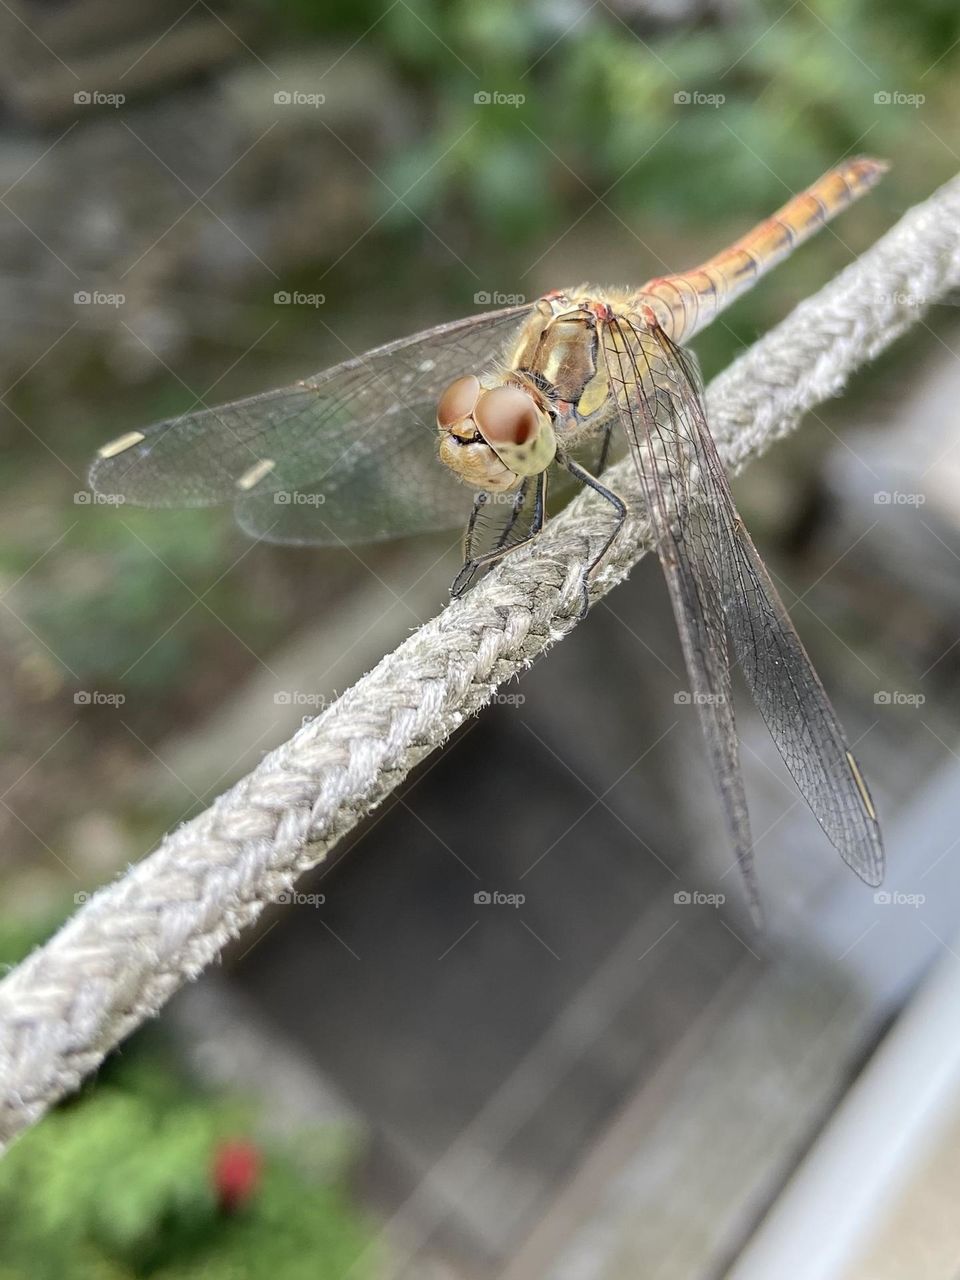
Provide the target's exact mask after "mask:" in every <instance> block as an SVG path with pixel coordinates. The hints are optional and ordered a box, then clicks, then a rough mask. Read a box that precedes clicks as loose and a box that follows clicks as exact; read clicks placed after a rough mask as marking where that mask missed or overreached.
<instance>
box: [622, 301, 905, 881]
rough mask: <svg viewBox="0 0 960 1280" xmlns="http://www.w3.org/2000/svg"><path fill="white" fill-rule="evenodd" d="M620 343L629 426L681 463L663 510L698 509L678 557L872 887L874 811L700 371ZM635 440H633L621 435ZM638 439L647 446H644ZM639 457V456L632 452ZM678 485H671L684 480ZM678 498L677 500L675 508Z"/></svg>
mask: <svg viewBox="0 0 960 1280" xmlns="http://www.w3.org/2000/svg"><path fill="white" fill-rule="evenodd" d="M618 333H619V334H620V335H621V340H622V341H626V342H627V344H628V345H629V346H630V349H631V350H632V351H633V352H634V354H635V359H634V362H633V363H634V369H635V373H634V378H635V381H636V380H639V379H640V375H641V374H642V375H643V377H644V378H645V379H646V380H647V383H648V385H649V386H653V387H655V388H656V393H655V395H652V394H651V393H650V392H649V391H646V392H645V395H644V397H643V398H642V399H640V400H639V401H638V404H639V409H638V410H635V412H634V418H635V419H636V422H637V426H638V427H639V428H640V429H641V430H643V429H644V426H643V424H644V423H645V422H646V421H647V419H648V416H650V415H652V425H651V426H650V427H649V428H646V430H647V434H648V435H650V436H653V437H654V438H655V440H656V442H657V443H658V447H659V448H660V450H661V451H662V452H667V451H669V450H671V449H672V450H673V452H674V454H677V453H678V452H679V453H682V454H683V457H684V459H685V461H686V463H687V465H686V467H684V468H682V469H681V468H680V467H678V466H674V467H673V468H671V469H669V470H666V472H664V468H662V467H658V468H657V475H658V482H662V486H663V489H664V490H667V491H669V502H670V503H671V504H672V503H674V502H676V501H677V499H679V506H680V507H681V508H683V507H684V505H685V504H687V505H689V504H690V502H691V501H692V502H693V505H694V508H695V509H698V510H699V512H700V514H699V515H698V516H697V517H696V518H695V519H694V521H693V522H691V521H690V520H689V519H685V518H684V517H683V516H682V515H681V518H680V519H679V520H676V521H675V522H674V527H675V529H677V530H679V537H678V538H677V539H676V547H675V551H678V552H679V556H680V557H681V558H684V559H686V560H694V561H696V562H698V563H699V564H701V565H703V566H705V567H706V569H707V571H708V572H709V573H710V574H711V576H712V577H713V579H714V581H715V583H716V585H717V588H718V589H719V592H720V596H721V599H722V604H723V612H724V618H725V621H726V626H727V629H728V632H729V635H730V638H731V639H732V641H733V645H734V649H735V651H736V654H737V658H738V660H739V663H740V666H741V668H742V670H743V674H744V677H745V678H746V681H747V684H748V686H749V688H750V690H751V692H752V694H753V697H754V699H755V701H756V703H757V706H758V707H759V709H760V712H761V714H762V716H763V718H764V720H765V722H766V724H767V728H768V729H769V730H770V733H771V736H772V737H773V740H774V742H775V743H776V744H777V747H778V749H779V751H780V754H781V755H782V756H783V759H784V761H785V763H786V765H787V767H788V769H789V770H790V773H791V774H792V775H793V778H794V781H795V782H796V784H797V786H798V788H799V789H800V791H801V793H802V795H803V797H804V799H805V800H806V801H807V803H808V804H809V806H810V808H811V809H812V810H813V813H814V815H815V816H816V818H817V820H818V821H819V823H820V825H821V826H822V827H823V829H824V831H825V832H826V834H827V836H828V837H829V838H830V840H831V842H832V843H833V845H834V846H835V847H836V849H837V851H838V852H839V853H840V855H841V857H842V858H843V859H844V861H845V862H846V863H847V864H848V865H849V866H850V867H851V868H852V869H853V870H854V871H855V872H856V873H857V874H858V875H859V876H860V877H861V878H862V879H863V880H865V881H866V882H867V883H868V884H872V885H876V884H879V883H880V882H881V880H882V878H883V869H884V854H883V843H882V840H881V836H880V827H879V824H878V821H877V815H876V811H875V809H874V805H873V801H872V799H871V797H870V793H869V791H868V789H867V786H866V783H865V781H864V779H863V775H862V773H861V771H860V767H859V765H858V764H857V761H856V759H855V757H854V755H853V753H852V751H851V750H850V747H849V744H848V743H847V740H846V737H845V736H844V733H843V730H842V728H841V727H840V723H839V721H838V719H837V715H836V712H835V711H834V709H833V707H832V705H831V704H830V700H829V699H828V697H827V695H826V693H825V692H824V689H823V685H822V684H821V683H820V680H819V677H818V676H817V674H816V672H815V671H814V669H813V666H812V665H811V662H810V659H809V658H808V656H807V653H806V650H805V649H804V647H803V644H802V643H801V641H800V637H799V636H798V635H797V632H796V629H795V627H794V625H793V623H792V622H791V620H790V617H789V614H788V613H787V611H786V609H785V607H784V605H783V602H782V601H781V599H780V597H779V595H778V594H777V590H776V588H775V587H774V585H773V582H772V581H771V579H770V575H769V573H768V572H767V570H766V568H765V567H764V565H763V562H762V561H761V559H760V556H759V555H758V553H757V550H756V548H755V547H754V545H753V542H752V541H751V539H750V536H749V534H748V533H747V531H746V530H745V528H744V527H743V523H742V521H741V520H740V517H739V515H738V513H737V510H736V506H735V505H734V501H733V495H732V493H731V491H730V485H729V482H728V480H727V475H726V471H725V470H724V467H723V463H722V462H721V460H720V456H719V454H718V453H717V448H716V445H715V443H714V441H713V437H712V436H711V435H710V431H709V429H708V427H707V422H706V416H705V412H704V408H703V397H702V393H701V389H700V384H699V377H698V375H697V371H696V367H695V365H694V363H693V360H692V358H691V357H690V356H689V354H688V353H686V352H684V351H682V350H681V349H680V348H678V347H677V346H676V345H675V344H674V343H672V342H671V341H670V339H669V338H668V337H667V335H666V334H665V333H663V331H662V330H660V329H653V330H648V329H645V326H643V324H642V322H640V321H637V320H633V321H621V322H620V324H619V326H618ZM628 429H629V430H630V431H631V432H632V433H633V436H632V438H636V429H635V428H634V427H633V426H632V425H631V426H630V427H629V428H628ZM641 438H642V437H641ZM635 452H636V449H635ZM681 470H682V474H683V477H684V478H683V479H682V480H680V481H679V483H678V481H677V477H678V474H679V473H680V472H681ZM674 494H676V497H674Z"/></svg>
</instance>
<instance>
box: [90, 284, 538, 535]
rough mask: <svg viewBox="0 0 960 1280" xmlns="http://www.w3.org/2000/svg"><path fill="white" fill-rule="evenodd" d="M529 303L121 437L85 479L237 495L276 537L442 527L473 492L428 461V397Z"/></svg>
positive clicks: (113, 488) (243, 518)
mask: <svg viewBox="0 0 960 1280" xmlns="http://www.w3.org/2000/svg"><path fill="white" fill-rule="evenodd" d="M527 310H528V308H527V307H526V306H520V307H509V308H507V309H505V310H502V311H490V312H486V313H485V314H483V315H479V316H472V317H468V318H467V319H465V320H458V321H454V322H452V323H450V324H445V325H440V326H438V327H437V328H435V329H429V330H426V331H424V332H422V333H418V334H415V335H414V336H413V337H410V338H404V339H401V340H399V341H397V342H391V343H388V344H387V345H386V346H383V347H377V348H375V349H374V350H372V351H369V352H367V353H366V354H365V355H362V356H357V357H355V358H353V359H351V360H347V361H345V362H344V363H343V364H340V365H336V366H335V367H333V368H331V369H327V370H324V371H323V372H321V373H319V374H316V375H315V376H314V377H311V378H306V379H304V380H303V382H300V383H297V384H295V385H294V386H291V387H284V388H280V389H279V390H276V391H268V392H266V393H264V394H263V395H257V396H251V397H249V398H247V399H244V400H238V401H235V402H233V403H232V404H227V405H223V406H221V407H219V408H213V409H200V410H199V411H197V412H194V413H188V414H184V415H182V416H180V417H178V418H171V419H169V420H167V421H165V422H159V423H156V424H155V425H154V426H152V427H148V428H147V429H146V430H145V431H143V432H131V433H129V435H128V436H125V437H121V438H120V440H119V441H115V442H113V444H111V445H107V446H105V447H104V448H103V449H102V450H101V454H100V457H99V458H98V460H97V461H96V462H95V463H94V466H93V469H92V471H91V474H90V483H91V485H92V487H93V488H94V490H95V491H97V492H98V493H103V494H110V495H114V496H118V497H120V498H122V499H123V500H124V501H126V502H130V503H133V504H134V505H137V506H150V507H186V506H210V505H214V504H217V503H223V502H234V503H236V506H237V516H238V519H239V520H240V523H241V524H242V525H243V526H244V527H245V528H247V529H248V531H250V532H253V533H255V535H256V536H266V537H270V536H271V534H270V533H269V532H267V531H268V530H269V529H273V530H274V535H273V536H274V537H275V538H276V539H277V540H280V541H297V542H325V543H333V542H337V541H369V540H371V539H375V538H384V537H396V536H398V535H401V534H404V533H414V532H420V531H424V530H427V529H437V528H450V527H452V526H453V525H455V524H456V523H458V521H459V520H460V519H461V518H462V517H463V515H464V513H465V512H466V511H469V508H470V502H471V496H470V494H469V492H468V491H467V490H465V489H464V488H463V487H462V486H461V485H460V484H459V483H458V482H457V481H456V480H455V479H454V477H453V476H452V474H448V473H447V470H446V468H444V467H443V466H441V465H440V464H439V463H438V462H437V460H436V435H437V432H436V418H435V415H436V402H437V399H438V398H439V396H440V394H441V392H442V391H443V389H444V388H445V387H446V385H447V384H448V383H449V382H450V381H452V380H453V378H455V377H457V376H459V375H460V374H462V373H467V372H473V371H475V370H477V371H479V370H481V369H482V368H483V367H485V366H486V365H489V364H490V363H491V361H492V360H494V359H495V358H496V356H497V355H498V354H499V352H500V349H501V347H502V346H503V344H504V342H505V339H506V338H507V336H508V335H509V334H510V333H511V332H512V331H513V330H514V329H516V327H517V326H518V325H519V324H520V323H521V321H522V319H523V316H524V314H525V312H526V311H527ZM298 494H299V495H302V496H301V497H300V498H297V497H296V495H298ZM281 495H282V496H281ZM287 496H289V501H287V500H285V499H286V498H287ZM320 497H322V498H323V501H322V503H321V502H320V501H319V498H320ZM284 506H286V507H288V508H289V509H288V510H287V511H285V512H284V511H279V509H280V508H281V507H284ZM278 511H279V516H280V518H279V519H278V520H277V519H271V518H270V517H271V515H272V516H276V515H277V514H278Z"/></svg>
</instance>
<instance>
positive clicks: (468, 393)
mask: <svg viewBox="0 0 960 1280" xmlns="http://www.w3.org/2000/svg"><path fill="white" fill-rule="evenodd" d="M437 426H438V427H439V429H440V458H441V461H443V462H445V463H446V464H447V466H448V467H450V468H451V469H452V470H453V471H455V472H456V473H457V475H458V476H460V478H461V479H462V480H465V481H466V483H467V484H470V485H473V486H474V488H477V489H489V490H491V491H492V492H494V493H496V492H500V493H502V492H505V491H506V490H508V489H513V488H515V487H516V485H517V484H519V483H520V481H521V480H522V479H523V478H524V477H525V476H535V475H539V474H540V472H541V471H546V469H547V467H549V465H550V463H551V462H552V461H553V458H554V454H555V453H556V451H557V441H556V437H555V435H554V431H553V421H552V417H551V413H550V410H549V407H548V406H547V403H546V401H545V399H544V397H543V396H542V395H541V393H540V392H539V390H538V389H537V388H536V387H535V386H533V385H532V384H530V385H528V384H526V383H522V384H521V383H520V382H519V381H511V382H508V383H504V384H502V385H500V386H496V387H490V388H484V387H483V386H481V384H480V379H479V378H477V377H475V376H474V375H473V374H468V375H467V376H466V377H463V378H457V379H456V381H455V382H451V383H450V385H449V387H447V389H446V391H444V393H443V395H442V396H441V397H440V400H439V402H438V404H437Z"/></svg>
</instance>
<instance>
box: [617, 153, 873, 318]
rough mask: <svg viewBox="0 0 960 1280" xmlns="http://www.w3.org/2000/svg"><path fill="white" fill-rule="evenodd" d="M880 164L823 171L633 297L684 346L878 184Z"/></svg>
mask: <svg viewBox="0 0 960 1280" xmlns="http://www.w3.org/2000/svg"><path fill="white" fill-rule="evenodd" d="M887 167H888V166H887V165H886V164H885V163H884V162H883V161H882V160H871V159H869V158H867V157H865V156H861V157H858V158H856V159H854V160H849V161H847V162H846V163H844V164H841V165H838V166H837V167H836V168H835V169H831V170H830V171H829V172H828V173H825V174H824V175H823V177H822V178H820V179H819V180H818V181H817V182H815V183H814V184H813V186H811V187H808V188H807V190H806V191H804V192H801V194H800V195H798V196H794V197H793V199H792V200H788V201H787V203H786V204H785V205H784V206H783V208H782V209H779V210H778V211H777V212H776V213H775V214H774V215H773V216H772V217H770V218H767V219H766V220H765V221H763V222H761V223H759V225H758V226H756V227H754V228H753V230H752V231H749V232H747V234H746V235H745V236H743V237H741V239H739V240H738V241H737V242H736V243H735V244H733V245H731V246H730V248H729V249H724V250H723V252H722V253H718V254H716V255H715V256H714V257H712V258H710V259H708V260H707V261H706V262H704V263H703V264H702V265H701V266H699V267H696V268H695V269H694V270H693V271H686V272H681V273H680V274H678V275H672V276H660V277H658V278H657V279H654V280H651V281H650V282H649V283H648V284H646V285H644V287H643V289H641V290H640V293H639V295H638V296H637V298H636V299H634V303H635V305H644V304H645V305H647V306H649V307H651V309H652V310H653V312H654V314H655V315H656V317H657V320H658V322H659V323H660V325H661V326H662V327H663V328H664V329H665V330H666V331H667V333H668V334H669V335H670V337H671V338H672V339H673V340H674V342H688V341H689V340H690V339H691V338H692V337H693V336H694V334H696V333H699V332H700V330H701V329H703V328H705V327H706V326H707V325H708V324H709V323H710V321H711V320H713V319H715V318H716V316H718V315H719V314H720V312H721V311H725V310H726V308H727V307H729V306H730V305H731V304H732V303H733V302H735V301H736V299H737V298H739V297H741V296H742V295H743V294H744V293H746V292H747V290H748V289H750V288H752V287H753V285H754V284H756V282H757V280H759V279H760V277H761V276H762V275H765V274H766V273H767V272H768V271H770V270H771V269H772V268H773V267H775V266H777V264H778V263H780V262H782V261H783V260H784V258H786V257H788V256H789V254H791V253H792V252H793V250H794V249H796V248H797V246H798V245H801V244H803V242H804V241H805V240H809V239H810V237H811V236H812V235H814V234H815V232H817V231H819V230H820V228H821V227H822V226H824V225H825V224H826V223H827V222H829V221H830V220H831V219H832V218H835V217H836V216H837V215H838V214H840V213H842V212H843V211H844V209H847V208H849V206H850V205H851V204H853V203H854V201H855V200H859V198H860V197H861V196H862V195H864V194H865V193H866V192H867V191H869V190H870V188H871V187H873V186H875V185H876V183H877V182H879V180H880V178H881V177H882V176H883V174H884V173H885V172H886V170H887Z"/></svg>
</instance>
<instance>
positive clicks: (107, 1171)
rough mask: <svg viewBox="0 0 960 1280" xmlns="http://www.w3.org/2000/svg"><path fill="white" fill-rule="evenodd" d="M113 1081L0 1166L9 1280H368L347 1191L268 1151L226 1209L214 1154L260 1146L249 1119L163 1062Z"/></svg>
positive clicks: (138, 1065) (152, 1057) (141, 1057)
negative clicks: (196, 1089)
mask: <svg viewBox="0 0 960 1280" xmlns="http://www.w3.org/2000/svg"><path fill="white" fill-rule="evenodd" d="M105 1074H106V1076H107V1080H106V1081H103V1082H98V1083H97V1084H96V1085H95V1086H93V1087H91V1088H89V1089H88V1090H87V1092H86V1093H85V1094H84V1095H82V1096H81V1097H80V1098H79V1099H77V1100H75V1101H72V1102H70V1103H69V1104H67V1105H65V1106H63V1107H61V1108H60V1109H58V1110H57V1111H55V1112H54V1113H53V1114H52V1115H50V1116H48V1117H47V1118H46V1119H45V1120H44V1121H43V1122H42V1124H41V1125H39V1126H38V1127H37V1128H36V1129H34V1130H32V1131H31V1132H30V1133H28V1134H27V1135H26V1136H25V1137H24V1138H23V1139H22V1140H21V1141H20V1142H19V1144H18V1145H17V1146H15V1147H14V1148H13V1150H12V1151H11V1152H10V1153H9V1154H8V1155H7V1156H6V1158H5V1159H4V1161H3V1162H2V1163H0V1239H2V1240H3V1248H2V1256H0V1280H67V1278H69V1280H139V1278H140V1277H150V1278H151V1280H201V1278H202V1280H273V1277H281V1276H282V1277H283V1280H300V1278H301V1277H302V1280H324V1278H325V1277H330V1280H339V1277H341V1276H343V1275H344V1274H345V1273H346V1272H347V1271H351V1268H352V1271H351V1274H353V1275H356V1276H358V1277H361V1278H362V1277H363V1276H365V1275H369V1274H371V1271H370V1268H369V1266H368V1265H367V1262H366V1255H365V1250H366V1249H367V1247H368V1246H369V1244H370V1237H369V1233H368V1229H367V1227H366V1226H365V1224H364V1223H363V1222H362V1221H361V1220H360V1218H359V1216H358V1215H357V1213H356V1211H355V1210H354V1209H353V1208H352V1207H350V1205H349V1203H348V1201H347V1198H346V1195H345V1193H344V1191H343V1188H342V1186H341V1185H340V1184H339V1181H338V1180H329V1179H328V1180H326V1181H320V1180H314V1179H313V1178H311V1177H309V1176H307V1175H306V1174H305V1173H304V1172H302V1170H301V1168H300V1166H299V1165H298V1164H297V1163H295V1162H294V1161H293V1160H292V1159H291V1158H290V1155H289V1154H286V1153H284V1152H281V1151H263V1152H261V1153H260V1160H261V1162H262V1164H261V1169H260V1173H259V1176H258V1179H257V1182H256V1185H254V1187H253V1190H252V1191H251V1194H250V1196H249V1199H248V1200H247V1202H246V1203H245V1204H243V1205H241V1206H240V1207H238V1208H236V1209H234V1210H233V1211H232V1212H226V1211H225V1210H224V1209H223V1208H221V1207H220V1205H219V1203H218V1197H217V1194H216V1189H215V1178H214V1174H213V1162H214V1158H215V1153H216V1152H217V1150H218V1147H220V1145H221V1144H222V1143H224V1142H225V1141H235V1140H236V1139H237V1138H238V1137H239V1138H241V1139H243V1140H244V1141H249V1139H248V1137H247V1135H248V1134H249V1133H250V1131H251V1126H252V1124H253V1121H254V1112H253V1109H252V1108H251V1107H249V1106H245V1105H241V1104H239V1103H237V1102H235V1101H230V1100H227V1101H223V1100H217V1101H213V1100H211V1099H209V1098H205V1097H202V1096H199V1095H192V1094H191V1093H190V1092H189V1090H188V1089H186V1088H185V1085H184V1081H183V1080H182V1079H180V1078H179V1077H178V1076H177V1075H176V1074H174V1073H173V1072H171V1071H170V1070H168V1069H166V1068H165V1067H163V1066H161V1065H158V1058H157V1055H156V1052H155V1051H152V1052H150V1054H149V1056H147V1055H146V1054H144V1053H143V1052H142V1051H140V1052H138V1051H133V1052H132V1053H129V1052H128V1053H127V1054H126V1055H125V1057H124V1059H123V1060H122V1061H121V1062H120V1064H119V1065H118V1064H117V1063H116V1061H115V1062H114V1063H113V1064H112V1066H108V1068H107V1070H106V1073H105ZM303 1140H304V1143H306V1142H307V1141H308V1140H309V1142H310V1143H312V1144H314V1145H315V1146H317V1145H323V1144H324V1143H327V1144H329V1143H330V1141H331V1140H332V1139H331V1138H330V1136H329V1135H325V1134H323V1133H317V1134H312V1135H304V1139H303ZM341 1162H342V1157H341ZM361 1255H364V1256H361Z"/></svg>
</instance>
